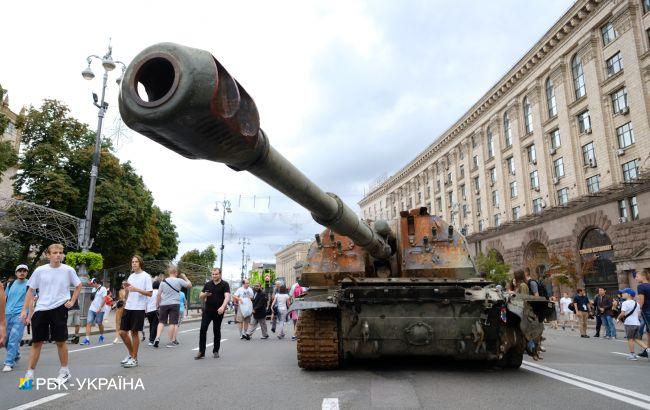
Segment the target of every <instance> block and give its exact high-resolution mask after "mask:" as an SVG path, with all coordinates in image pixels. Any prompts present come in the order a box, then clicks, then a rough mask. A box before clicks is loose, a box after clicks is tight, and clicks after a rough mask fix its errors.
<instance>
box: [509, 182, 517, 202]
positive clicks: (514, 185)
mask: <svg viewBox="0 0 650 410" xmlns="http://www.w3.org/2000/svg"><path fill="white" fill-rule="evenodd" d="M516 197H517V181H512V182H511V183H510V198H516Z"/></svg>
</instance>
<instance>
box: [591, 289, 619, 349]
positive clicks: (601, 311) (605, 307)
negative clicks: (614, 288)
mask: <svg viewBox="0 0 650 410" xmlns="http://www.w3.org/2000/svg"><path fill="white" fill-rule="evenodd" d="M593 304H594V310H595V312H596V319H597V322H596V334H595V335H594V337H599V336H600V327H599V326H598V321H600V322H601V323H602V325H605V339H612V338H616V325H615V324H614V318H613V317H612V305H613V303H612V298H611V297H610V296H609V295H607V293H605V288H598V295H596V297H594V302H593Z"/></svg>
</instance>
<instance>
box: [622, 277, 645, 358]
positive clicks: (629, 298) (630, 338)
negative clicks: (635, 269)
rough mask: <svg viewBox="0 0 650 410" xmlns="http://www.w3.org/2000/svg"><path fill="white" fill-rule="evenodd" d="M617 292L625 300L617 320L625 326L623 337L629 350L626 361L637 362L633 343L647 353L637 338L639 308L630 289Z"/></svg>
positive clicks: (638, 337)
mask: <svg viewBox="0 0 650 410" xmlns="http://www.w3.org/2000/svg"><path fill="white" fill-rule="evenodd" d="M619 292H620V293H621V294H622V295H623V299H625V301H624V302H623V304H622V305H621V314H620V315H619V316H618V320H620V321H622V322H623V325H624V326H625V337H626V338H627V346H628V347H629V349H630V354H629V355H628V356H627V360H639V359H638V357H637V355H636V354H634V343H636V344H638V345H639V346H641V347H642V348H643V350H644V351H647V348H648V346H647V345H646V344H645V343H643V341H642V340H641V337H640V336H639V327H640V326H641V322H640V321H639V312H640V311H641V306H639V304H638V303H636V301H635V300H634V297H635V296H636V293H635V292H634V291H633V290H632V289H630V288H625V289H621V290H620V291H619Z"/></svg>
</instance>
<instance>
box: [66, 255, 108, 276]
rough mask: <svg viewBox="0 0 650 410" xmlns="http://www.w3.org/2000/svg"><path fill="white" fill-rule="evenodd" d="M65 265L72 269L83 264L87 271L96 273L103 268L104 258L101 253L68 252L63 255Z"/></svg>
mask: <svg viewBox="0 0 650 410" xmlns="http://www.w3.org/2000/svg"><path fill="white" fill-rule="evenodd" d="M65 263H66V264H67V265H70V266H72V267H74V268H76V267H77V266H79V265H81V264H82V263H85V264H86V266H87V267H88V270H90V271H95V272H97V271H99V270H100V269H101V268H103V267H104V258H103V257H102V254H101V253H95V252H68V253H67V254H66V255H65Z"/></svg>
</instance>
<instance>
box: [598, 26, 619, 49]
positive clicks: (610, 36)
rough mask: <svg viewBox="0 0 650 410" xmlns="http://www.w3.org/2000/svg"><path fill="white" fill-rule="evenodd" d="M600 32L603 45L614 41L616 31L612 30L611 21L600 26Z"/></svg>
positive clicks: (616, 34)
mask: <svg viewBox="0 0 650 410" xmlns="http://www.w3.org/2000/svg"><path fill="white" fill-rule="evenodd" d="M600 33H601V34H602V36H603V45H605V46H606V45H607V44H609V43H611V42H612V41H614V39H615V38H616V37H617V36H618V33H617V32H616V30H614V25H613V24H612V23H611V22H609V23H607V24H605V25H604V26H602V27H601V28H600Z"/></svg>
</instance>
